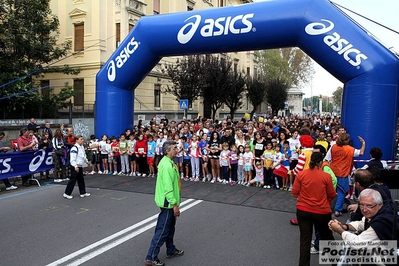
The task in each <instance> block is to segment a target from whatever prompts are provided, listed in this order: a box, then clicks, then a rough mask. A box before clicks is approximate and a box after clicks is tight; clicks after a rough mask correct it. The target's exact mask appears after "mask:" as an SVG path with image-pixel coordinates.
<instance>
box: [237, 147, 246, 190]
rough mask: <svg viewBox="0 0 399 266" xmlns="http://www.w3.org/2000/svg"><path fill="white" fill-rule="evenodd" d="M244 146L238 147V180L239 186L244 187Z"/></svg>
mask: <svg viewBox="0 0 399 266" xmlns="http://www.w3.org/2000/svg"><path fill="white" fill-rule="evenodd" d="M244 153H245V150H244V146H242V145H240V146H238V162H237V179H238V185H244V179H245V172H244Z"/></svg>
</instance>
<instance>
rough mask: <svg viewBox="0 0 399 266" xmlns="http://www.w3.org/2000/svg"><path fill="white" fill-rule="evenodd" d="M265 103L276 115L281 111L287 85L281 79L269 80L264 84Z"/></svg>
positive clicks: (286, 92)
mask: <svg viewBox="0 0 399 266" xmlns="http://www.w3.org/2000/svg"><path fill="white" fill-rule="evenodd" d="M265 88H266V101H267V103H268V104H269V105H270V107H271V108H272V114H273V116H274V115H277V113H278V111H279V110H280V109H283V108H284V106H285V102H286V101H287V96H288V83H287V82H286V81H285V80H284V79H282V78H270V79H268V80H267V82H266V87H265Z"/></svg>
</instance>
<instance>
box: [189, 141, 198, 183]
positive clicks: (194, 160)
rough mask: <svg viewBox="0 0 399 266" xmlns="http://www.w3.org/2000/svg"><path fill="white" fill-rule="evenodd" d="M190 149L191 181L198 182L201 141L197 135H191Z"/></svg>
mask: <svg viewBox="0 0 399 266" xmlns="http://www.w3.org/2000/svg"><path fill="white" fill-rule="evenodd" d="M189 151H190V164H191V175H192V176H191V178H190V181H194V182H198V181H199V174H200V173H199V172H200V166H199V155H200V148H199V141H198V139H197V135H195V134H193V135H192V137H191V141H190V143H189Z"/></svg>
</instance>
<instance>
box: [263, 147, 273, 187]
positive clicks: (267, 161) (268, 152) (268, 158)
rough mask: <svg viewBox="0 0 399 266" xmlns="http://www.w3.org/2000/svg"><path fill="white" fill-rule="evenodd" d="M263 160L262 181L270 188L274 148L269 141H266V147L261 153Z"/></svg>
mask: <svg viewBox="0 0 399 266" xmlns="http://www.w3.org/2000/svg"><path fill="white" fill-rule="evenodd" d="M262 157H263V159H264V161H263V166H264V167H265V173H264V182H265V186H266V188H270V186H271V185H273V180H272V174H273V157H274V150H273V145H272V143H271V142H270V141H268V142H267V143H266V149H265V151H264V152H263V155H262Z"/></svg>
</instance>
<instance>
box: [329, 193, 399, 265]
mask: <svg viewBox="0 0 399 266" xmlns="http://www.w3.org/2000/svg"><path fill="white" fill-rule="evenodd" d="M359 208H360V209H361V212H362V214H363V218H362V219H361V220H360V221H353V222H350V223H348V224H342V223H341V222H339V221H337V220H332V221H330V222H329V224H328V225H329V228H330V230H331V231H333V232H336V233H338V234H339V235H341V237H342V239H343V240H344V241H345V244H346V245H347V246H349V248H351V249H365V248H367V246H368V245H370V243H375V245H378V243H381V241H383V240H394V239H396V234H393V233H392V228H393V227H394V213H393V211H392V209H391V208H390V207H389V206H387V205H386V204H384V203H383V199H382V197H381V194H380V193H379V192H378V191H376V190H374V189H364V190H363V191H362V192H360V195H359ZM350 231H355V232H354V233H352V232H350ZM375 245H374V246H373V247H376V246H375ZM365 252H368V251H366V250H365ZM364 254H365V253H364ZM395 254H396V252H395ZM371 255H375V254H374V253H371ZM375 256H377V255H375ZM374 261H378V260H377V258H376V260H374Z"/></svg>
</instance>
